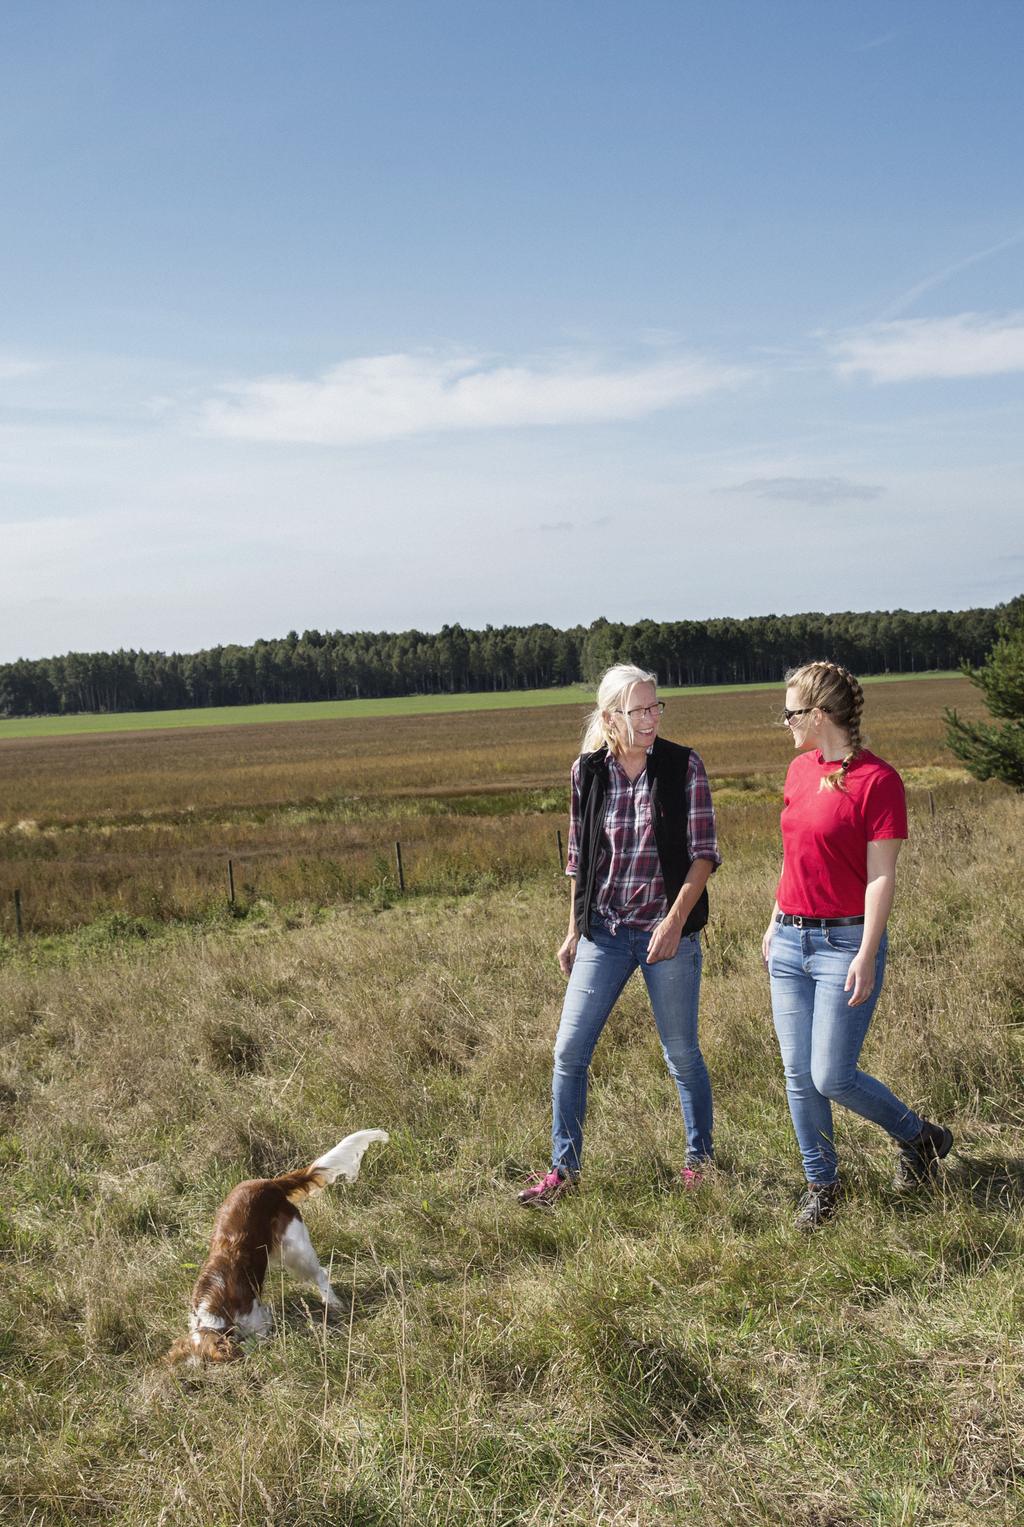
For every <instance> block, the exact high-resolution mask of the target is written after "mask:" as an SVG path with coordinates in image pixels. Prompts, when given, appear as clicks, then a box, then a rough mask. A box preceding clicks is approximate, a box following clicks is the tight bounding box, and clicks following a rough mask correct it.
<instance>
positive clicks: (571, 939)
mask: <svg viewBox="0 0 1024 1527" xmlns="http://www.w3.org/2000/svg"><path fill="white" fill-rule="evenodd" d="M579 941H580V936H579V934H578V933H577V931H576V881H575V879H570V881H569V931H568V933H567V934H566V935H565V943H564V944H563V945H562V947H561V948H560V949H559V951H558V964H559V966H560V967H561V971H562V974H563V975H564V976H567V975H569V973H570V972H571V970H572V967H573V964H574V963H575V960H576V945H577V944H578V943H579Z"/></svg>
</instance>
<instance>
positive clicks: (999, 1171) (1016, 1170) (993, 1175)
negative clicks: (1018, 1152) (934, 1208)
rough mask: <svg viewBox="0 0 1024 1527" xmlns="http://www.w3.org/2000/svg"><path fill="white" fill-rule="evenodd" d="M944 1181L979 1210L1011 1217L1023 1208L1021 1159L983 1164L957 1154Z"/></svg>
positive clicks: (1003, 1159) (980, 1161) (1012, 1158)
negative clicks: (1001, 1213)
mask: <svg viewBox="0 0 1024 1527" xmlns="http://www.w3.org/2000/svg"><path fill="white" fill-rule="evenodd" d="M947 1181H948V1182H949V1184H950V1186H951V1187H955V1188H956V1189H958V1190H959V1191H961V1192H964V1193H966V1194H967V1195H968V1196H969V1197H970V1199H971V1200H972V1202H973V1203H975V1204H977V1205H978V1207H979V1208H982V1209H1003V1210H1005V1211H1006V1212H1007V1213H1012V1212H1013V1211H1014V1210H1016V1209H1020V1208H1021V1207H1022V1206H1024V1159H1021V1158H1020V1157H1010V1158H1002V1159H996V1160H983V1159H982V1158H980V1157H977V1156H965V1155H963V1154H962V1153H958V1156H957V1165H956V1167H955V1168H954V1170H953V1171H951V1172H948V1173H947Z"/></svg>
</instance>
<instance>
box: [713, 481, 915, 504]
mask: <svg viewBox="0 0 1024 1527" xmlns="http://www.w3.org/2000/svg"><path fill="white" fill-rule="evenodd" d="M721 491H722V492H723V493H752V494H755V495H756V496H757V497H758V498H769V499H774V500H778V501H780V502H783V503H792V504H839V503H843V502H844V501H845V500H850V499H862V500H866V499H872V498H878V497H879V496H880V495H881V494H882V493H884V491H885V490H884V488H882V487H881V486H880V485H879V484H878V483H861V482H852V481H851V480H850V478H848V477H750V478H748V479H747V481H746V482H740V483H736V484H735V486H733V487H730V488H723V489H722V490H721Z"/></svg>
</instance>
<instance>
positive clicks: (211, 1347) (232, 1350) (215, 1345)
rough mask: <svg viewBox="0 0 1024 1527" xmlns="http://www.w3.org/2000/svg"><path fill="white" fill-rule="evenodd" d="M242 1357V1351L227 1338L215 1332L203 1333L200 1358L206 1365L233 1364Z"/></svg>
mask: <svg viewBox="0 0 1024 1527" xmlns="http://www.w3.org/2000/svg"><path fill="white" fill-rule="evenodd" d="M241 1355H242V1349H241V1347H239V1346H236V1344H235V1343H234V1342H233V1341H232V1340H231V1338H230V1337H229V1336H221V1335H220V1333H219V1332H217V1331H204V1332H203V1351H202V1356H203V1357H204V1358H205V1359H206V1361H207V1362H208V1363H233V1362H235V1361H236V1360H237V1359H238V1358H240V1357H241Z"/></svg>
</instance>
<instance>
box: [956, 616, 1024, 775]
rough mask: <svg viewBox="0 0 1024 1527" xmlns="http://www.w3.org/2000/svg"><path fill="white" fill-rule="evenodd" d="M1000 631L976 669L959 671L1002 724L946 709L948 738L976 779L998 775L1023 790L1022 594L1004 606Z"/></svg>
mask: <svg viewBox="0 0 1024 1527" xmlns="http://www.w3.org/2000/svg"><path fill="white" fill-rule="evenodd" d="M1008 612H1009V613H1008V614H1007V616H1006V618H1005V620H1004V622H1003V624H1002V628H1001V635H1000V637H999V640H998V641H997V642H996V644H995V646H994V647H993V648H992V651H991V652H990V653H989V655H988V657H987V658H986V659H985V661H984V663H983V664H982V665H981V667H980V668H972V667H970V666H969V665H968V664H966V663H965V664H964V670H963V671H964V673H966V675H967V677H968V678H969V679H970V681H971V683H972V684H976V685H977V686H978V688H979V689H980V690H982V691H983V693H984V695H985V701H986V704H987V705H988V708H989V710H990V711H991V712H992V715H993V716H995V717H998V718H999V720H1000V721H1001V722H1002V725H1001V726H990V725H987V724H986V723H984V722H970V721H962V720H961V719H960V717H959V716H958V715H957V713H956V711H955V710H947V711H946V726H947V734H946V738H947V742H948V745H949V747H950V749H951V750H952V752H954V753H955V754H956V756H957V758H959V759H961V760H962V762H963V763H965V764H966V765H967V767H968V769H969V770H970V771H971V773H972V774H973V775H974V777H975V779H1001V780H1003V781H1004V783H1005V784H1007V785H1012V786H1013V787H1014V789H1015V790H1024V596H1021V597H1020V598H1018V599H1015V600H1014V601H1013V603H1012V604H1011V605H1010V606H1009V607H1008Z"/></svg>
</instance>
